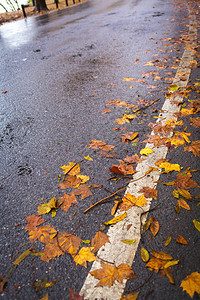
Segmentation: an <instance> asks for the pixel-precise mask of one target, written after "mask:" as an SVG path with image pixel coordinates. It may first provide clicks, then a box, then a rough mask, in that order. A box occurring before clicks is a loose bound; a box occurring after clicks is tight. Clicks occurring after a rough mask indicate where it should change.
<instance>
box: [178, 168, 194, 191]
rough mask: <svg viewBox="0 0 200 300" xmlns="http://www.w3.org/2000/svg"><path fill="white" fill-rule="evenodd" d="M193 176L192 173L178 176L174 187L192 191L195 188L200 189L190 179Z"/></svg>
mask: <svg viewBox="0 0 200 300" xmlns="http://www.w3.org/2000/svg"><path fill="white" fill-rule="evenodd" d="M191 177H192V175H191V174H190V173H184V172H183V173H180V174H177V179H176V180H174V181H173V183H174V184H173V185H174V186H177V187H178V188H180V189H186V190H187V189H190V188H193V187H197V188H198V187H199V185H198V184H197V183H196V182H195V181H194V180H192V179H190V178H191Z"/></svg>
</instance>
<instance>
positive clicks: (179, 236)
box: [176, 234, 188, 245]
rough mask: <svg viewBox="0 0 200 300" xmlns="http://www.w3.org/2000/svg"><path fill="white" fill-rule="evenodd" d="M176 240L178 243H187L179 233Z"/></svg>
mask: <svg viewBox="0 0 200 300" xmlns="http://www.w3.org/2000/svg"><path fill="white" fill-rule="evenodd" d="M176 242H177V243H179V244H183V245H188V242H187V241H186V239H185V238H184V237H183V236H182V235H180V234H178V237H177V238H176Z"/></svg>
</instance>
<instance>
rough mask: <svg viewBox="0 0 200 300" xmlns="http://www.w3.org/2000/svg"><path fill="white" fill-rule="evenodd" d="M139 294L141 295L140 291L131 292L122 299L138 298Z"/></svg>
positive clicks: (132, 299)
mask: <svg viewBox="0 0 200 300" xmlns="http://www.w3.org/2000/svg"><path fill="white" fill-rule="evenodd" d="M138 295H139V292H137V293H131V294H128V295H122V296H121V298H120V300H137V297H138Z"/></svg>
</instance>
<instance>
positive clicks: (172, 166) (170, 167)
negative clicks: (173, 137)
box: [159, 162, 180, 173]
mask: <svg viewBox="0 0 200 300" xmlns="http://www.w3.org/2000/svg"><path fill="white" fill-rule="evenodd" d="M159 167H160V168H164V169H165V171H163V172H164V173H169V172H172V171H178V172H180V166H179V165H178V164H170V163H168V162H164V163H161V164H160V165H159Z"/></svg>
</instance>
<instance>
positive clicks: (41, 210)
mask: <svg viewBox="0 0 200 300" xmlns="http://www.w3.org/2000/svg"><path fill="white" fill-rule="evenodd" d="M56 208H58V205H57V199H56V197H53V198H52V199H51V200H50V201H49V202H48V203H44V204H41V205H38V215H44V214H48V213H49V212H50V211H51V210H52V209H56Z"/></svg>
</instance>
